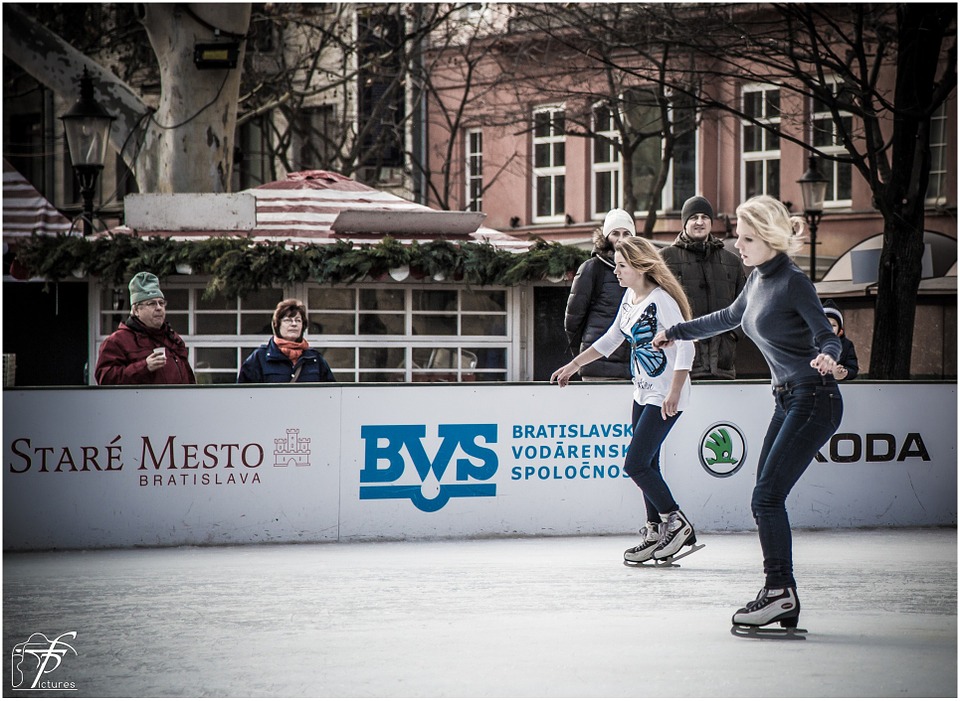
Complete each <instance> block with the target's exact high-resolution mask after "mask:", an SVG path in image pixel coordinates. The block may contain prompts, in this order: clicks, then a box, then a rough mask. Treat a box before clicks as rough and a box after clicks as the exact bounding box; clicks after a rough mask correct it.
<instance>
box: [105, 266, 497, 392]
mask: <svg viewBox="0 0 960 701" xmlns="http://www.w3.org/2000/svg"><path fill="white" fill-rule="evenodd" d="M204 289H205V288H204V286H203V284H202V283H194V284H186V285H184V284H181V285H176V284H172V283H171V284H164V286H163V292H164V295H165V297H166V298H167V320H168V321H169V322H170V325H171V326H172V327H173V329H174V330H175V331H176V332H177V333H179V334H180V335H181V336H182V337H183V340H184V342H185V343H186V345H187V349H188V351H189V357H190V363H191V365H192V366H193V369H194V371H195V373H196V375H197V382H198V383H200V384H233V383H235V382H236V381H237V374H238V373H239V371H240V366H241V365H242V363H243V361H244V360H245V359H246V358H247V356H249V355H250V353H252V352H253V351H254V350H255V349H257V348H258V347H259V346H260V345H262V344H264V343H266V342H267V341H268V340H269V339H270V337H271V336H272V335H273V331H272V329H271V320H272V318H273V311H274V309H276V306H277V304H278V303H279V302H280V301H281V300H283V299H286V298H287V297H296V298H298V299H302V300H304V302H305V303H306V306H307V313H308V315H309V317H310V328H309V329H308V331H307V340H308V341H309V342H310V346H311V347H313V348H316V349H317V350H319V351H320V352H321V353H322V354H323V357H324V358H325V359H326V360H327V362H328V363H329V364H330V367H331V369H332V370H333V373H334V376H335V377H336V378H337V381H338V382H471V381H506V380H507V379H508V372H509V370H510V368H509V365H508V363H509V358H510V357H511V352H512V348H513V343H512V341H511V339H510V336H509V330H510V328H511V313H510V300H511V294H512V290H510V289H508V288H489V287H486V288H484V289H482V290H479V289H478V290H470V289H466V288H454V287H441V286H436V285H430V286H421V287H418V286H412V285H411V286H408V285H403V286H399V285H375V284H371V285H367V286H360V287H351V288H344V287H341V286H320V285H301V286H297V287H296V288H294V289H287V290H284V289H280V288H265V289H261V290H258V291H256V292H252V293H249V294H247V295H246V296H245V297H244V298H243V299H240V298H228V297H225V296H223V295H216V296H214V297H212V298H211V297H208V296H205V295H204ZM129 315H130V306H129V295H128V293H127V290H126V289H125V288H117V289H112V288H104V289H103V290H102V292H101V295H100V323H99V328H98V333H97V335H96V339H95V344H96V349H99V347H100V344H101V343H102V342H103V340H104V339H105V338H106V337H107V336H108V335H109V334H111V333H112V332H113V331H115V330H116V329H117V325H118V324H119V323H120V322H121V321H125V320H126V319H127V317H128V316H129ZM96 349H95V350H96Z"/></svg>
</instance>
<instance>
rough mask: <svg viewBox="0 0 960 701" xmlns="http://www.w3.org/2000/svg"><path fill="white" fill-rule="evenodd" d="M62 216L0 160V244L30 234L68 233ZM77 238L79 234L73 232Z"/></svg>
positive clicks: (66, 223) (25, 180)
mask: <svg viewBox="0 0 960 701" xmlns="http://www.w3.org/2000/svg"><path fill="white" fill-rule="evenodd" d="M70 228H71V223H70V220H69V219H67V218H66V217H65V216H63V215H62V214H61V213H60V211H59V210H58V209H57V208H56V207H54V206H53V205H52V204H50V202H48V201H47V200H46V198H45V197H44V196H43V195H41V194H40V193H39V192H38V191H37V189H36V188H35V187H34V186H33V185H31V184H30V182H29V181H28V180H27V179H26V178H25V177H23V176H22V175H21V174H20V173H19V172H18V171H17V170H16V169H15V168H14V167H13V166H12V165H10V164H9V163H7V160H6V159H4V160H3V241H4V243H12V242H13V241H15V240H16V239H18V238H23V237H26V236H30V235H31V234H42V235H48V236H53V235H56V234H66V233H69V232H70ZM74 233H76V234H77V235H78V236H79V235H80V234H81V233H82V232H81V231H77V230H74Z"/></svg>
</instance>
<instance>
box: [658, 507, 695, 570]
mask: <svg viewBox="0 0 960 701" xmlns="http://www.w3.org/2000/svg"><path fill="white" fill-rule="evenodd" d="M661 517H662V518H663V523H661V524H660V543H659V544H658V546H657V549H656V550H654V552H653V559H654V560H656V564H657V566H659V567H679V566H680V565H676V564H674V563H675V562H676V561H677V560H680V559H682V558H684V557H686V556H687V555H691V554H693V553H695V552H697V550H702V549H703V548H704V547H706V546H704V545H697V534H696V533H694V531H693V526H691V525H690V522H689V521H688V520H687V517H686V516H684V515H683V512H682V511H671V512H670V513H669V514H661ZM687 546H689V549H688V550H685V551H683V552H680V551H681V550H682V549H683V548H685V547H687ZM678 553H679V554H678Z"/></svg>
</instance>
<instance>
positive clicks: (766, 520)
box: [750, 379, 843, 589]
mask: <svg viewBox="0 0 960 701" xmlns="http://www.w3.org/2000/svg"><path fill="white" fill-rule="evenodd" d="M773 396H774V401H775V407H774V411H773V419H771V421H770V426H769V428H767V435H766V437H765V438H764V439H763V448H762V449H761V450H760V461H759V464H758V465H757V484H756V486H755V487H754V490H753V500H752V501H751V504H750V507H751V509H752V511H753V517H754V519H755V520H756V522H757V528H758V530H759V534H760V548H761V550H762V551H763V571H764V574H765V575H766V584H765V586H766V587H767V588H768V589H780V588H782V587H795V586H796V580H794V578H793V541H792V538H791V535H790V521H789V519H788V518H787V507H786V501H787V495H788V494H790V490H791V489H793V485H795V484H796V483H797V481H798V480H799V479H800V476H801V475H802V474H803V473H804V471H805V470H806V469H807V467H808V466H809V465H810V463H811V462H812V461H813V459H814V456H816V454H817V451H818V450H819V449H820V448H821V447H822V446H823V444H824V443H826V442H827V441H828V440H830V436H832V435H833V434H834V433H835V432H836V430H837V427H838V426H839V425H840V419H841V418H842V417H843V399H842V398H841V397H840V391H839V390H838V389H837V385H836V382H833V381H832V379H823V380H821V381H816V380H813V381H810V382H801V383H788V384H786V385H782V386H780V387H775V388H774V390H773Z"/></svg>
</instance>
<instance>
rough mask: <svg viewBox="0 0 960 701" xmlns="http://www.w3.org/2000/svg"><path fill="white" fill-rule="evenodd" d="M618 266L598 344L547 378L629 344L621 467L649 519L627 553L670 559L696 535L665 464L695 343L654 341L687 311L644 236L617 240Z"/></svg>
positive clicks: (556, 378)
mask: <svg viewBox="0 0 960 701" xmlns="http://www.w3.org/2000/svg"><path fill="white" fill-rule="evenodd" d="M614 261H615V263H616V267H615V272H616V274H617V278H618V279H619V280H620V285H621V286H622V287H626V288H627V290H626V292H625V293H624V295H623V300H622V302H621V304H620V309H619V310H618V312H617V316H616V318H615V319H614V320H613V323H612V324H611V325H610V328H609V329H608V330H607V331H606V333H604V335H603V336H601V337H600V338H598V339H597V340H596V341H595V342H594V343H593V345H591V346H590V347H589V348H587V349H586V350H585V351H583V352H582V353H580V354H579V355H578V356H577V357H576V358H574V359H573V360H572V361H571V362H569V363H567V364H566V365H564V366H563V367H561V368H559V369H558V370H556V371H555V372H554V373H553V375H552V376H551V377H550V381H551V382H557V384H559V385H560V386H561V387H564V386H566V385H567V383H568V382H569V381H570V378H571V377H572V376H573V375H575V374H576V373H577V372H578V371H579V370H580V368H582V367H583V366H584V365H586V364H587V363H590V362H592V361H594V360H596V359H597V358H599V357H601V356H609V355H610V354H611V353H612V352H613V351H614V350H616V349H617V348H618V347H619V346H620V344H621V343H623V342H624V341H627V342H629V343H630V351H631V352H630V366H631V372H632V375H633V384H634V392H633V438H632V439H631V441H630V448H629V450H628V451H627V455H626V457H625V459H624V465H623V469H624V471H625V472H626V473H627V474H628V475H629V476H630V477H631V478H632V479H633V481H634V482H636V484H637V486H638V487H640V489H641V490H642V491H643V498H644V503H645V505H646V510H647V523H646V525H645V526H644V527H643V528H641V529H640V535H641V536H643V539H642V541H641V542H640V544H639V545H637V546H636V547H633V548H630V549H629V550H627V551H626V552H625V553H624V554H623V557H624V561H625V562H626V563H628V564H638V563H641V562H646V561H647V560H651V559H653V560H666V559H667V558H672V557H673V556H674V555H676V553H677V552H679V551H680V549H681V548H683V547H684V546H686V545H691V546H692V545H694V544H695V543H696V541H697V538H696V534H695V533H694V530H693V526H692V525H691V524H690V522H689V521H688V520H687V518H686V516H684V514H683V513H682V512H681V511H680V506H679V505H678V504H677V502H676V500H675V499H674V498H673V494H672V493H671V492H670V488H669V487H668V486H667V483H666V482H665V481H664V479H663V474H662V473H661V470H660V447H661V446H662V445H663V441H664V439H665V438H666V437H667V434H668V433H669V432H670V429H671V428H673V425H674V424H675V423H676V421H677V419H679V418H680V414H681V413H682V412H683V410H684V409H685V408H686V406H687V403H688V402H689V398H690V368H691V367H692V365H693V357H694V346H693V343H692V342H689V341H688V342H680V343H676V344H674V345H673V346H671V347H669V348H665V349H655V348H653V345H652V341H653V338H654V336H656V335H657V332H658V331H659V330H661V329H664V328H669V327H670V326H673V325H674V324H677V323H680V322H682V321H683V320H685V319H689V318H690V305H689V304H688V303H687V298H686V295H685V294H684V292H683V288H682V287H681V286H680V283H679V282H678V281H677V279H676V278H675V277H674V276H673V273H671V272H670V269H669V268H668V267H667V265H666V264H665V263H664V262H663V259H662V258H661V257H660V254H659V253H658V252H657V249H656V248H655V247H654V245H653V244H652V243H651V242H650V241H649V240H647V239H644V238H640V237H636V236H631V237H626V238H623V239H621V240H620V241H618V242H617V245H616V247H615V254H614Z"/></svg>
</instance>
